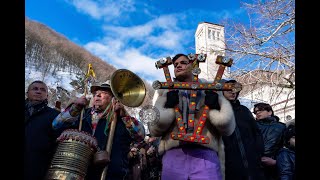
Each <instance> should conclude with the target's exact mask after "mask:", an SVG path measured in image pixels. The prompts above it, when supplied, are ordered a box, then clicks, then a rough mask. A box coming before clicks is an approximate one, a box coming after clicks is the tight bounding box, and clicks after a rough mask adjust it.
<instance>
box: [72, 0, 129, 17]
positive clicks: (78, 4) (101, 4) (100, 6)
mask: <svg viewBox="0 0 320 180" xmlns="http://www.w3.org/2000/svg"><path fill="white" fill-rule="evenodd" d="M66 1H67V2H68V3H70V4H71V5H73V6H74V7H75V8H76V9H77V10H78V11H79V12H82V13H84V14H88V15H89V16H91V17H92V18H94V19H102V18H103V19H105V20H112V19H115V18H118V17H119V16H120V15H121V14H124V13H126V12H132V11H134V10H135V7H134V1H132V0H117V1H113V0H102V1H95V0H66Z"/></svg>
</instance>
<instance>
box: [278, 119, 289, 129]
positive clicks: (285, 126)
mask: <svg viewBox="0 0 320 180" xmlns="http://www.w3.org/2000/svg"><path fill="white" fill-rule="evenodd" d="M277 124H278V125H279V126H280V127H282V128H284V129H286V128H287V125H286V124H285V123H283V122H280V121H278V122H277Z"/></svg>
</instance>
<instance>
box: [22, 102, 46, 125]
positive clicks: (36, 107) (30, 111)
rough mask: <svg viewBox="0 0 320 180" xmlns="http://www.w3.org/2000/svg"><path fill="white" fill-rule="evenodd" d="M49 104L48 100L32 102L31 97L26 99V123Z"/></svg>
mask: <svg viewBox="0 0 320 180" xmlns="http://www.w3.org/2000/svg"><path fill="white" fill-rule="evenodd" d="M47 106H48V100H47V99H46V100H44V101H42V102H36V103H32V102H31V101H30V100H29V99H26V100H25V106H24V123H25V124H26V123H28V122H29V120H30V117H31V116H33V115H35V114H37V113H39V112H41V111H42V110H43V109H44V108H46V107H47Z"/></svg>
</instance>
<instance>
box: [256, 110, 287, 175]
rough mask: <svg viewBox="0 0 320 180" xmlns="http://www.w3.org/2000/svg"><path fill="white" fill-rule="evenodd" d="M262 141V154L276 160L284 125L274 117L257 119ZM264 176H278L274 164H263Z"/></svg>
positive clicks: (281, 143)
mask: <svg viewBox="0 0 320 180" xmlns="http://www.w3.org/2000/svg"><path fill="white" fill-rule="evenodd" d="M257 124H258V127H259V129H260V131H261V133H262V137H263V141H264V153H263V156H266V157H270V158H272V159H274V160H276V158H277V155H278V152H279V150H280V149H281V148H282V147H283V142H284V132H285V130H286V125H285V124H284V123H281V122H278V121H277V120H276V118H275V117H273V116H271V117H267V118H265V119H260V120H258V121H257ZM264 173H265V177H267V179H268V180H275V179H277V177H278V173H277V167H276V166H264Z"/></svg>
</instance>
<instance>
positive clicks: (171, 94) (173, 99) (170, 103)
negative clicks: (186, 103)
mask: <svg viewBox="0 0 320 180" xmlns="http://www.w3.org/2000/svg"><path fill="white" fill-rule="evenodd" d="M178 103H179V91H178V90H172V91H168V92H167V102H166V103H165V105H164V107H165V108H174V106H176V105H177V104H178Z"/></svg>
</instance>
